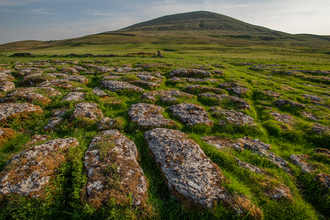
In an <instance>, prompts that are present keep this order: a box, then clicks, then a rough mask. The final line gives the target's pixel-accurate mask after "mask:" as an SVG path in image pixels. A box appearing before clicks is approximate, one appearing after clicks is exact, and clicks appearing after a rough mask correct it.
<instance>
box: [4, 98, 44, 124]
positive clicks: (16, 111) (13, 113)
mask: <svg viewBox="0 0 330 220" xmlns="http://www.w3.org/2000/svg"><path fill="white" fill-rule="evenodd" d="M43 112H44V111H43V110H42V108H40V106H37V105H32V104H29V103H4V104H0V122H3V121H4V120H7V119H12V118H14V117H17V116H25V115H28V114H31V113H43Z"/></svg>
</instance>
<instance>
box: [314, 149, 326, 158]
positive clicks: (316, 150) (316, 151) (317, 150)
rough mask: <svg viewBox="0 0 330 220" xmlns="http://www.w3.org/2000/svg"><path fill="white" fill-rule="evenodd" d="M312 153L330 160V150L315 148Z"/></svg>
mask: <svg viewBox="0 0 330 220" xmlns="http://www.w3.org/2000/svg"><path fill="white" fill-rule="evenodd" d="M313 151H314V152H315V153H319V154H322V155H324V156H327V157H329V158H330V150H328V149H325V148H316V149H313Z"/></svg>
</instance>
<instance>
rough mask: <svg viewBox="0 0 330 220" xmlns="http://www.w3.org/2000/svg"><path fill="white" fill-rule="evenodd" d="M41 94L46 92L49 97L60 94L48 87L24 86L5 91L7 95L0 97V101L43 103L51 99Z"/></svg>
mask: <svg viewBox="0 0 330 220" xmlns="http://www.w3.org/2000/svg"><path fill="white" fill-rule="evenodd" d="M41 93H43V94H47V95H48V96H49V97H51V96H58V95H61V93H60V92H59V91H57V90H56V89H53V88H50V87H44V88H37V87H26V88H17V89H16V90H15V91H12V92H9V93H7V95H6V96H5V97H4V98H2V99H1V100H0V101H1V102H16V101H20V100H25V101H27V102H34V101H38V102H40V103H42V104H43V105H47V104H49V103H51V100H50V99H49V98H48V97H45V96H44V95H42V94H41Z"/></svg>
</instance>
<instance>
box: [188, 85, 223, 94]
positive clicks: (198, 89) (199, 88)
mask: <svg viewBox="0 0 330 220" xmlns="http://www.w3.org/2000/svg"><path fill="white" fill-rule="evenodd" d="M185 89H186V90H187V91H189V92H214V93H220V94H221V93H225V91H224V90H222V89H219V88H214V87H208V86H200V85H190V86H188V87H186V88H185Z"/></svg>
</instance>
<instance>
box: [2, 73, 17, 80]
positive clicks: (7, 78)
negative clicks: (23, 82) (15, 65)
mask: <svg viewBox="0 0 330 220" xmlns="http://www.w3.org/2000/svg"><path fill="white" fill-rule="evenodd" d="M14 80H15V78H14V77H13V76H12V75H10V74H7V73H5V72H4V71H1V72H0V81H14Z"/></svg>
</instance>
